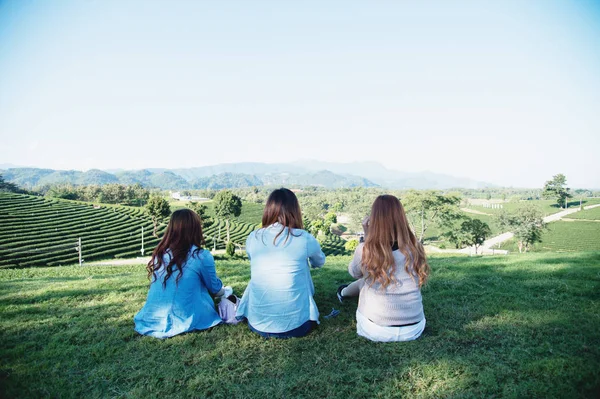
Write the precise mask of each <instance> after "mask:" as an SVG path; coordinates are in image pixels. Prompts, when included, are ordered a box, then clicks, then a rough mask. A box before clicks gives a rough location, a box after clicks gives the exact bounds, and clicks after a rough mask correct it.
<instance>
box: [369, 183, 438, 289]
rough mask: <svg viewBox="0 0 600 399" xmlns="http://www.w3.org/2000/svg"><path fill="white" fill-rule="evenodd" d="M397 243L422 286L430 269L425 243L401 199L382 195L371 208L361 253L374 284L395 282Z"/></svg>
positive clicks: (405, 265) (385, 285)
mask: <svg viewBox="0 0 600 399" xmlns="http://www.w3.org/2000/svg"><path fill="white" fill-rule="evenodd" d="M394 243H398V249H399V250H400V252H402V254H404V257H405V259H406V261H405V263H404V269H405V270H406V272H407V273H408V274H409V275H411V276H413V278H414V277H418V279H419V287H421V286H422V285H423V284H425V282H426V281H427V278H428V276H429V272H430V268H429V264H428V263H427V258H426V256H425V250H424V249H423V245H421V243H420V242H419V241H418V240H417V238H416V237H415V235H414V233H413V232H412V231H411V229H410V227H409V224H408V220H407V219H406V213H405V212H404V208H403V207H402V204H401V203H400V200H398V198H396V197H394V196H393V195H380V196H379V197H377V198H376V199H375V202H373V206H372V208H371V216H370V218H369V221H368V228H367V231H366V236H365V244H364V247H363V253H362V267H363V269H364V273H365V277H366V280H367V281H370V284H371V285H372V284H374V283H375V282H378V283H380V284H381V285H382V286H383V287H384V288H385V287H387V286H388V285H389V284H391V283H392V282H394V281H395V273H396V262H395V260H394V255H393V254H392V245H393V244H394Z"/></svg>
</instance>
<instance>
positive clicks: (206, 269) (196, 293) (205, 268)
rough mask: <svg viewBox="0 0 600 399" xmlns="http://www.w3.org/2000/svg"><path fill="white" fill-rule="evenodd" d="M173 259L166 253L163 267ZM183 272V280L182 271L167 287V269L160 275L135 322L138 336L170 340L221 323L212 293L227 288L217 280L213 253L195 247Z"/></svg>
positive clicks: (176, 272)
mask: <svg viewBox="0 0 600 399" xmlns="http://www.w3.org/2000/svg"><path fill="white" fill-rule="evenodd" d="M170 259H171V255H170V253H166V254H165V255H164V257H163V265H166V264H168V263H169V261H170ZM182 270H183V274H181V277H180V278H179V276H180V272H179V270H174V271H173V273H172V274H171V276H170V277H169V278H168V279H167V281H166V282H165V284H164V285H163V281H164V278H165V274H166V271H165V268H164V267H161V268H160V269H158V270H157V271H156V278H155V279H154V281H152V283H151V284H150V289H149V291H148V298H147V300H146V303H145V305H144V307H143V308H142V309H141V310H140V312H139V313H138V314H137V315H136V316H135V318H134V321H135V324H136V326H135V330H136V331H137V332H139V333H140V334H144V335H150V336H153V337H157V338H166V337H171V336H174V335H177V334H180V333H182V332H186V331H191V330H202V329H206V328H209V327H212V326H214V325H216V324H218V323H220V321H221V318H220V317H219V315H218V313H217V312H216V311H215V307H214V302H213V299H212V297H211V296H210V293H215V292H217V291H219V290H220V289H221V287H222V286H223V284H222V282H221V280H219V279H218V278H217V275H216V272H215V264H214V258H213V257H212V255H211V254H210V252H208V251H206V250H197V248H196V247H192V249H191V250H190V252H189V255H188V258H187V260H186V261H185V263H184V264H183V266H182ZM178 278H179V281H177V280H178Z"/></svg>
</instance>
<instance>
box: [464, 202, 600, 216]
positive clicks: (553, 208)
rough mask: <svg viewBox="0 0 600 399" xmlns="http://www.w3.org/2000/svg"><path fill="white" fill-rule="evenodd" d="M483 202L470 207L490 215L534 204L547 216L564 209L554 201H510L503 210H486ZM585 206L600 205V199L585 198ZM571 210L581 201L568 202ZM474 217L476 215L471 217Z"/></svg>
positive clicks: (503, 205)
mask: <svg viewBox="0 0 600 399" xmlns="http://www.w3.org/2000/svg"><path fill="white" fill-rule="evenodd" d="M480 202H481V201H479V202H477V204H471V205H469V206H468V207H469V208H471V209H474V210H477V211H480V212H484V213H489V214H493V215H495V214H498V213H500V212H502V211H503V210H504V211H507V212H514V211H516V210H517V209H518V208H520V207H522V206H525V205H527V204H534V205H536V206H538V207H539V208H540V209H541V210H542V211H543V212H544V214H545V215H546V216H547V215H552V214H554V213H557V212H560V211H562V210H563V209H562V208H559V207H558V205H557V204H556V201H554V200H535V201H510V202H503V203H502V209H498V208H484V207H483V205H481V203H480ZM582 203H583V206H587V205H594V204H599V203H600V198H584V199H583V201H582ZM568 205H569V208H573V207H579V199H577V200H575V199H571V200H570V201H569V202H568ZM471 216H474V215H471Z"/></svg>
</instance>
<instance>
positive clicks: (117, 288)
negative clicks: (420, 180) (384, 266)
mask: <svg viewBox="0 0 600 399" xmlns="http://www.w3.org/2000/svg"><path fill="white" fill-rule="evenodd" d="M349 260H350V258H349V257H336V258H329V259H328V260H327V263H326V265H325V267H324V268H323V269H321V270H313V271H312V275H313V279H314V282H315V288H316V297H315V299H316V302H317V304H318V306H319V309H320V310H321V312H322V316H323V315H326V314H328V313H329V312H330V310H331V308H333V307H335V308H336V309H340V310H341V315H340V316H338V317H337V318H334V319H330V320H327V319H324V318H323V317H321V326H320V327H319V329H318V330H317V331H315V332H313V333H312V334H311V335H309V336H308V337H305V338H301V339H291V340H263V339H262V338H260V337H258V336H256V335H254V334H252V333H251V332H250V331H249V330H248V328H247V326H246V325H243V324H240V325H237V326H217V327H215V328H214V329H212V330H210V331H205V332H196V333H190V334H185V335H183V336H179V337H175V338H172V339H168V340H165V341H160V340H157V339H153V338H148V337H141V336H138V335H137V334H136V333H135V332H134V331H133V322H132V318H133V315H134V314H135V313H136V312H137V311H138V310H139V309H140V308H141V306H142V304H143V302H144V301H145V297H146V292H147V286H148V283H147V280H146V278H145V276H146V274H145V271H144V269H143V266H122V267H97V268H92V267H83V268H80V267H58V268H37V269H32V268H29V269H5V270H0V282H1V283H0V312H1V314H2V318H1V319H0V335H1V337H0V339H1V340H2V343H3V344H2V348H1V349H0V359H1V360H0V389H1V392H2V396H4V397H19V398H38V397H62V398H69V397H72V398H77V397H92V398H93V397H115V398H124V397H213V398H229V399H233V398H273V397H295V398H314V397H327V398H343V399H347V398H352V397H378V398H396V397H400V396H402V397H416V398H434V397H445V398H481V397H515V398H522V397H539V398H567V397H568V398H593V397H598V395H600V254H599V253H577V254H560V255H557V254H527V255H524V256H505V257H486V258H481V257H472V258H469V257H457V256H456V257H434V258H431V260H430V261H431V266H432V269H433V274H432V278H431V280H430V283H429V284H428V285H427V287H426V288H425V289H424V290H423V299H424V306H425V314H426V317H427V327H426V330H425V332H424V335H423V336H422V337H421V338H420V339H418V340H417V341H413V342H408V343H391V344H377V343H372V342H369V341H366V340H364V339H362V338H360V337H358V336H357V335H356V326H355V319H354V313H355V311H356V306H357V305H356V301H355V300H349V301H346V302H345V303H344V304H343V305H340V304H339V302H337V299H336V297H335V289H336V287H337V285H338V284H340V283H342V282H347V281H348V280H349V276H348V274H347V271H346V267H347V264H348V261H349ZM217 268H218V273H219V275H220V276H221V277H222V278H223V280H224V282H225V283H226V284H230V285H232V286H233V288H234V290H235V291H236V292H237V293H241V292H243V290H244V289H245V287H246V285H247V283H248V279H249V266H248V262H247V261H243V260H227V261H223V260H217Z"/></svg>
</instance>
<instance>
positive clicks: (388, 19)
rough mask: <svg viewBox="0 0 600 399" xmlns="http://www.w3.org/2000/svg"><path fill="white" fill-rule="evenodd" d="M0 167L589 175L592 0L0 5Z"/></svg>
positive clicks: (595, 55) (598, 123)
mask: <svg viewBox="0 0 600 399" xmlns="http://www.w3.org/2000/svg"><path fill="white" fill-rule="evenodd" d="M0 138H1V140H0V164H3V163H12V164H17V165H24V166H25V165H26V166H36V167H49V168H55V169H79V170H86V169H90V168H100V169H114V168H126V169H141V168H145V167H167V168H175V167H193V166H203V165H210V164H216V163H224V162H240V161H262V162H286V161H294V160H299V159H318V160H322V161H333V162H350V161H359V160H373V161H379V162H381V163H382V164H384V165H385V166H387V167H389V168H392V169H398V170H402V171H420V170H431V171H435V172H443V173H448V174H453V175H456V176H465V177H471V178H474V179H478V180H484V181H489V182H492V183H496V184H503V185H512V186H541V185H542V184H543V182H544V181H545V180H547V179H549V178H550V177H551V176H552V175H553V174H556V173H564V174H566V175H567V178H568V181H569V184H570V186H573V187H582V186H586V187H600V167H599V156H598V155H599V153H600V2H598V1H593V0H592V1H584V0H581V1H572V0H565V1H552V0H540V1H526V0H517V1H514V2H513V1H507V0H502V1H494V2H489V1H464V2H463V1H445V0H443V1H442V0H440V1H422V2H415V1H361V2H353V1H348V0H345V1H339V2H334V1H314V2H313V1H302V2H300V1H275V0H273V1H257V0H253V1H166V0H165V1H124V0H118V1H104V0H103V1H93V0H74V1H66V0H56V1H51V0H38V1H32V0H15V1H10V0H8V1H6V0H0Z"/></svg>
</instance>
